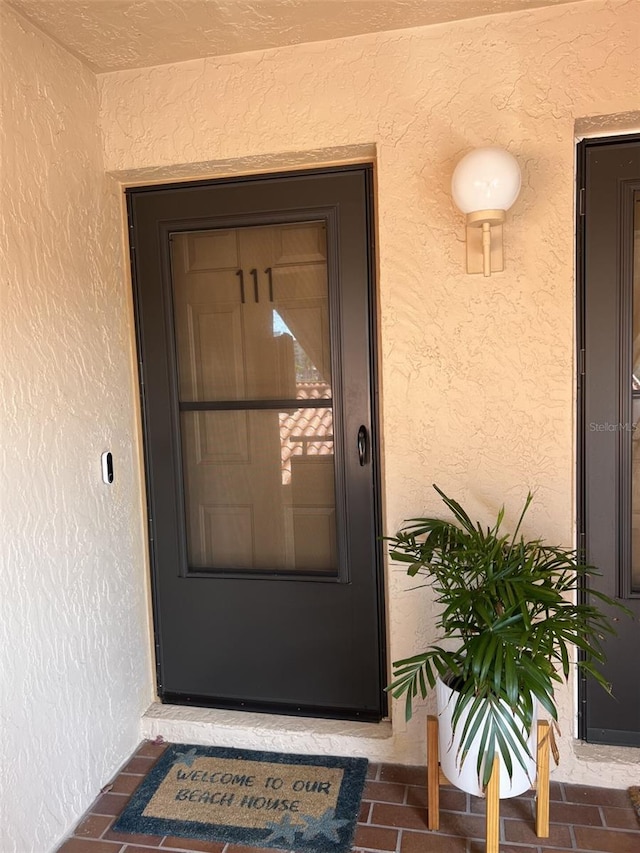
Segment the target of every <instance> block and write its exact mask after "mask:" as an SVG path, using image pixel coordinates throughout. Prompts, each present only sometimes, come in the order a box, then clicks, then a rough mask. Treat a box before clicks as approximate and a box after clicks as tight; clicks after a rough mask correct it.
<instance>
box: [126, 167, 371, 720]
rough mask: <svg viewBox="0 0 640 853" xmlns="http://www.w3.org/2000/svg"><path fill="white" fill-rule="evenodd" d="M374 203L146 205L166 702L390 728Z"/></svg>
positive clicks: (280, 187)
mask: <svg viewBox="0 0 640 853" xmlns="http://www.w3.org/2000/svg"><path fill="white" fill-rule="evenodd" d="M370 185H371V171H370V168H368V167H357V168H349V169H343V170H335V171H330V172H327V171H324V172H314V173H305V174H294V175H281V176H269V177H266V176H265V177H260V178H255V179H252V180H246V179H243V180H237V181H229V180H227V181H220V182H213V183H199V184H192V185H186V186H185V185H180V186H170V187H160V188H153V189H150V188H144V189H140V190H131V191H129V193H128V200H129V212H130V219H131V227H132V235H133V237H132V244H133V246H134V250H133V258H134V278H135V296H136V310H137V323H138V343H139V353H140V361H141V368H140V370H141V378H142V381H143V386H142V387H143V402H144V422H145V449H146V465H147V487H148V488H147V492H148V502H149V514H150V516H151V518H152V522H151V536H152V540H153V541H152V549H153V550H152V553H153V591H154V610H155V613H154V615H155V630H156V640H157V660H158V689H159V693H160V696H161V698H162V699H163V700H165V701H170V702H178V703H196V704H204V705H214V706H231V707H237V708H253V709H263V710H277V711H283V712H287V713H304V714H318V715H325V716H343V717H353V718H356V717H361V718H364V719H380V717H381V716H382V715H383V714H384V712H385V703H384V693H383V685H384V680H383V673H384V669H383V664H384V655H383V639H382V638H383V630H382V595H381V589H382V586H381V578H380V547H379V513H378V474H377V440H376V417H375V410H376V406H375V392H374V368H375V365H374V352H373V349H374V339H373V335H372V328H373V282H372V268H371V266H372V265H371V242H370V240H371V233H372V232H371V205H370Z"/></svg>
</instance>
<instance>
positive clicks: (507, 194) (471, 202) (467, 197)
mask: <svg viewBox="0 0 640 853" xmlns="http://www.w3.org/2000/svg"><path fill="white" fill-rule="evenodd" d="M519 192H520V167H519V166H518V163H517V161H516V159H515V157H513V156H512V155H511V154H509V152H508V151H505V150H504V149H502V148H496V147H488V148H476V149H475V150H474V151H470V152H469V154H466V155H465V156H464V157H463V158H462V160H460V162H459V163H458V165H457V166H456V168H455V170H454V173H453V177H452V178H451V194H452V195H453V200H454V201H455V203H456V205H457V206H458V207H459V208H460V210H461V211H462V212H463V213H466V215H467V272H468V273H480V272H481V273H483V274H484V275H485V276H488V275H491V273H492V272H502V270H503V269H504V255H503V251H502V223H503V222H504V220H505V218H506V211H507V210H509V208H510V207H511V205H512V204H513V203H514V201H515V200H516V199H517V198H518V193H519Z"/></svg>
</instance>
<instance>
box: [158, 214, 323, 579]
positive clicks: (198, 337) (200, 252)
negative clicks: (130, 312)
mask: <svg viewBox="0 0 640 853" xmlns="http://www.w3.org/2000/svg"><path fill="white" fill-rule="evenodd" d="M171 246H172V254H171V265H172V288H173V303H174V314H175V336H176V349H177V362H178V389H179V408H180V421H181V435H182V468H183V477H184V492H185V495H184V499H185V510H186V528H187V553H188V564H189V568H190V569H196V570H197V571H206V570H213V571H217V572H219V571H224V570H231V571H252V572H253V571H261V572H262V571H264V572H282V571H286V572H303V573H326V574H335V573H336V571H337V555H336V517H335V516H336V506H335V484H334V452H333V403H332V385H331V347H330V334H329V300H328V287H327V261H326V257H327V242H326V226H325V224H324V222H322V221H320V222H303V223H289V224H279V225H269V226H252V227H242V228H233V229H225V230H221V229H211V230H206V231H191V232H179V233H174V234H173V235H172V238H171Z"/></svg>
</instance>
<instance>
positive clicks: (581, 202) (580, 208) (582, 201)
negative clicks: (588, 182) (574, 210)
mask: <svg viewBox="0 0 640 853" xmlns="http://www.w3.org/2000/svg"><path fill="white" fill-rule="evenodd" d="M586 194H587V193H586V188H585V187H580V194H579V196H578V215H579V216H584V211H585V196H586Z"/></svg>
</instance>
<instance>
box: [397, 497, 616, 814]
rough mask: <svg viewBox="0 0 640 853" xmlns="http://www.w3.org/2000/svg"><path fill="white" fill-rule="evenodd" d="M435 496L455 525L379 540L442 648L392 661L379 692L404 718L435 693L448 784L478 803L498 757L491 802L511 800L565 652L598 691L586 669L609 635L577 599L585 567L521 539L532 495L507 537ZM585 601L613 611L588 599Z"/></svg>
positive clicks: (408, 527)
mask: <svg viewBox="0 0 640 853" xmlns="http://www.w3.org/2000/svg"><path fill="white" fill-rule="evenodd" d="M434 488H435V489H436V491H437V492H438V494H439V495H440V497H441V498H442V500H443V501H444V503H445V504H446V506H447V507H448V508H449V510H450V511H451V513H453V516H454V520H453V521H448V520H443V519H440V518H415V519H411V520H409V521H408V522H406V523H405V526H404V527H403V528H402V529H401V530H400V531H399V532H398V533H397V535H396V536H395V537H388V541H389V543H390V554H391V556H392V558H393V559H394V560H397V561H399V562H402V563H408V564H409V565H408V568H407V572H408V574H409V575H410V576H411V577H423V578H424V579H425V582H424V584H421V585H420V586H430V587H431V588H432V589H433V592H434V593H435V598H436V601H437V603H438V604H439V605H440V606H441V608H442V610H441V613H440V616H439V619H438V622H437V627H438V628H439V629H441V632H442V641H444V642H443V643H441V641H438V642H437V643H435V644H433V645H431V646H429V647H428V648H427V650H426V651H423V652H421V653H420V654H417V655H415V656H413V657H410V658H405V659H403V660H398V661H395V662H394V664H393V667H394V679H393V681H392V683H391V684H390V685H389V687H388V688H387V689H388V690H389V691H390V692H391V694H392V695H393V696H394V697H395V698H400V697H402V696H404V697H405V699H406V717H407V720H409V719H410V718H411V716H412V711H413V702H414V700H415V699H416V697H417V696H418V695H419V696H420V697H421V698H422V699H424V698H425V697H426V694H427V690H428V688H432V689H434V688H436V687H437V695H438V706H439V708H438V715H439V723H440V725H439V742H440V758H441V763H442V768H443V771H444V773H445V775H446V776H447V778H448V779H449V781H450V782H451V783H452V784H455V785H457V786H458V787H460V788H462V789H463V790H467V791H469V792H470V793H476V794H481V793H482V792H483V791H484V790H485V789H486V786H487V784H488V782H489V778H490V776H491V772H492V768H493V764H494V757H495V756H496V755H497V756H499V758H500V770H501V780H500V796H501V797H504V796H516V795H517V794H519V793H522V791H524V790H526V789H527V788H529V787H530V785H531V783H532V780H533V778H534V775H535V761H534V755H535V723H536V718H537V708H538V704H539V706H540V707H541V708H542V709H543V711H545V712H546V713H547V714H549V715H550V717H551V718H552V720H553V721H556V720H557V717H558V712H557V707H556V701H555V698H554V686H555V685H556V684H558V683H562V682H563V680H566V679H567V678H568V676H569V673H570V671H571V666H572V661H573V659H574V647H575V648H577V649H578V650H579V656H578V660H577V661H576V665H577V666H578V667H580V668H581V669H582V670H583V671H585V672H588V673H589V674H590V675H591V676H593V678H594V679H595V680H596V681H597V682H598V683H599V684H601V685H602V686H603V687H604V688H605V689H606V690H609V689H610V687H609V685H608V684H607V683H606V681H605V679H604V678H603V676H602V675H601V674H600V673H599V672H598V670H597V668H596V665H597V664H598V663H602V662H603V660H604V655H603V651H602V646H601V643H600V639H601V638H602V636H603V634H605V633H613V630H612V627H611V625H610V623H609V621H608V619H607V618H606V617H605V615H604V614H603V613H602V612H601V611H600V610H599V609H598V608H597V607H595V606H594V605H592V604H587V603H585V602H583V600H582V596H581V590H582V589H583V588H584V585H585V583H586V582H587V580H588V578H589V576H590V575H592V574H594V573H595V569H594V568H593V567H591V566H589V565H586V564H585V563H584V562H583V561H582V560H580V558H579V556H578V555H577V554H576V552H575V551H573V550H569V549H566V548H562V547H558V546H551V545H547V544H546V543H545V542H544V541H542V540H539V539H534V540H529V541H527V540H525V538H524V537H523V536H522V535H520V528H521V525H522V521H523V519H524V516H525V513H526V511H527V509H528V508H529V505H530V503H531V501H532V495H531V494H529V495H528V496H527V499H526V501H525V504H524V508H523V510H522V513H521V515H520V518H519V521H518V524H517V526H516V529H515V531H514V532H513V534H511V535H509V534H507V533H504V532H502V523H503V519H504V508H503V509H501V510H500V512H499V513H498V516H497V519H496V521H495V523H494V524H493V526H491V527H485V526H483V525H481V524H480V523H477V522H476V523H474V522H472V521H471V519H470V517H469V516H468V515H467V513H466V512H465V510H464V509H463V508H462V506H461V505H460V504H459V503H457V502H456V501H455V500H453V499H451V498H449V497H447V495H445V494H444V492H442V491H441V490H440V489H439V488H438V487H437V486H435V485H434ZM591 595H592V596H595V597H597V598H598V599H599V600H600V601H602V602H603V603H606V604H608V605H616V606H619V605H617V603H616V602H614V601H613V600H612V599H610V598H609V597H608V596H606V595H603V594H601V593H599V592H597V591H595V590H592V591H591ZM623 609H624V608H623ZM627 612H628V611H627ZM474 759H475V760H474ZM470 771H471V772H470Z"/></svg>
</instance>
